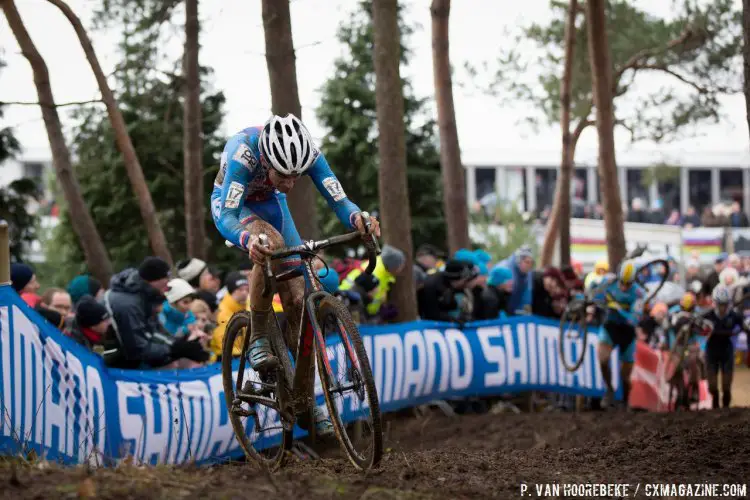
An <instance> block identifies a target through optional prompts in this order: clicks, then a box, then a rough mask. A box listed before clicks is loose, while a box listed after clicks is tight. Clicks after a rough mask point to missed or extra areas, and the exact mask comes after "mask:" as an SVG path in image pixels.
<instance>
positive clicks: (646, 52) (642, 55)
mask: <svg viewBox="0 0 750 500" xmlns="http://www.w3.org/2000/svg"><path fill="white" fill-rule="evenodd" d="M693 35H694V33H693V30H692V29H690V28H687V29H685V31H683V32H682V33H681V34H680V36H678V37H677V38H675V39H673V40H671V41H669V42H668V43H667V44H666V45H664V46H663V47H655V48H650V49H643V50H641V51H639V52H636V53H635V54H633V56H632V57H631V58H630V59H628V60H627V61H626V62H625V64H623V65H622V66H620V67H619V68H617V69H616V70H615V74H614V78H613V80H612V83H613V84H614V85H615V86H617V83H618V82H619V81H620V77H622V74H623V73H625V71H627V70H629V69H633V68H634V67H635V66H637V65H638V64H640V63H641V61H644V60H646V59H649V58H651V57H656V56H658V55H661V54H664V53H665V52H668V51H670V50H672V49H673V48H675V47H677V46H678V45H681V44H683V43H685V42H686V41H687V40H689V39H690V37H692V36H693Z"/></svg>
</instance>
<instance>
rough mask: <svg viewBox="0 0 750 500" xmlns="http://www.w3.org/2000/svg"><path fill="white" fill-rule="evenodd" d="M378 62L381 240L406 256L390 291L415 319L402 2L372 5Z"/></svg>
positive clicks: (377, 0) (403, 313)
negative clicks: (401, 69)
mask: <svg viewBox="0 0 750 500" xmlns="http://www.w3.org/2000/svg"><path fill="white" fill-rule="evenodd" d="M372 16H373V30H374V42H375V43H374V48H373V50H374V54H373V60H374V62H375V104H376V108H377V116H378V131H379V133H378V151H379V156H380V170H379V189H380V215H381V219H382V223H383V236H384V238H385V241H386V242H387V243H390V244H391V245H393V246H395V247H397V248H399V249H400V250H402V251H403V252H404V254H405V255H406V257H407V259H406V267H405V269H404V271H403V272H402V273H401V274H400V275H399V276H397V277H396V282H395V283H394V285H393V289H392V290H391V296H392V300H393V302H394V303H395V304H396V306H397V307H398V310H399V314H398V318H397V320H398V321H411V320H413V319H416V317H417V296H416V291H415V289H414V280H413V277H412V240H411V212H410V209H409V192H408V188H407V180H406V143H405V133H406V131H405V126H404V89H403V85H402V81H401V75H400V74H399V65H400V55H401V41H400V33H399V28H398V1H397V0H374V1H373V2H372Z"/></svg>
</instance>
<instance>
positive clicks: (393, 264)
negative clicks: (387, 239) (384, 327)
mask: <svg viewBox="0 0 750 500" xmlns="http://www.w3.org/2000/svg"><path fill="white" fill-rule="evenodd" d="M405 265H406V256H405V255H404V252H402V251H401V250H399V249H398V248H396V247H393V246H391V245H383V248H382V249H381V252H380V257H378V261H377V265H376V266H375V270H374V271H373V272H372V275H373V276H375V277H376V278H377V279H378V286H377V288H376V289H375V291H374V292H373V293H372V302H370V303H369V304H368V305H367V314H368V315H370V316H375V315H377V314H378V313H379V312H380V308H381V306H382V305H383V303H384V302H385V301H386V299H387V298H388V292H389V291H390V289H391V285H392V284H393V283H394V282H395V281H396V276H398V275H399V274H401V273H402V272H403V271H404V267H405ZM366 268H367V261H365V262H363V263H362V265H361V266H360V268H359V269H355V270H353V271H351V272H350V273H349V274H347V275H346V278H345V279H344V281H343V282H342V283H341V286H340V287H339V289H340V290H349V289H351V288H352V287H353V286H354V280H355V279H357V276H359V275H360V274H362V273H363V272H364V270H365V269H366Z"/></svg>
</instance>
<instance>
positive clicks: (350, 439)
mask: <svg viewBox="0 0 750 500" xmlns="http://www.w3.org/2000/svg"><path fill="white" fill-rule="evenodd" d="M317 313H318V314H317V316H318V323H319V325H320V328H321V330H322V335H323V342H324V343H326V342H329V341H330V340H333V338H334V337H333V335H336V336H338V337H339V338H340V339H341V342H339V343H338V344H332V343H331V345H330V349H327V348H326V345H325V344H323V345H321V342H320V339H317V349H316V350H317V356H318V373H319V374H320V381H321V384H322V386H323V394H324V396H325V400H326V406H327V407H328V412H329V414H330V416H331V422H332V423H333V427H334V430H335V432H336V436H337V437H338V440H339V442H340V443H341V447H342V448H343V450H344V452H345V453H346V455H347V456H348V457H349V460H350V461H351V462H352V464H354V466H355V467H356V468H358V469H362V470H364V469H370V468H374V467H377V466H378V464H379V462H380V458H381V456H382V454H383V432H382V422H381V416H380V403H379V402H378V394H377V391H376V389H375V380H374V378H373V376H372V369H371V368H370V361H369V360H368V359H367V353H366V352H365V347H364V344H363V343H362V338H361V337H360V335H359V330H358V329H357V326H356V325H355V324H354V321H353V320H352V317H351V315H350V314H349V311H348V310H347V309H346V308H345V307H344V305H343V304H342V303H341V302H340V301H338V300H337V299H335V298H333V297H332V296H327V297H324V298H323V299H322V300H321V301H320V304H319V306H318V311H317ZM344 393H347V395H346V396H344ZM345 420H346V421H348V422H352V424H351V425H349V426H347V424H346V423H345Z"/></svg>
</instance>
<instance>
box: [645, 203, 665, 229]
mask: <svg viewBox="0 0 750 500" xmlns="http://www.w3.org/2000/svg"><path fill="white" fill-rule="evenodd" d="M648 222H651V223H652V224H662V223H663V222H664V202H663V201H662V199H661V198H656V199H655V200H654V201H652V202H651V210H650V211H649V214H648Z"/></svg>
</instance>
